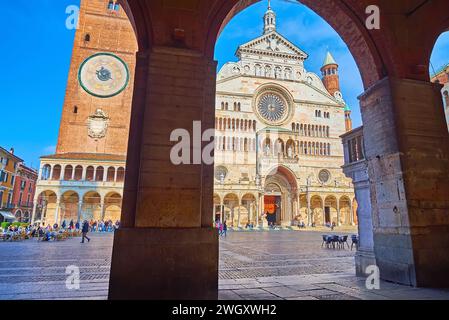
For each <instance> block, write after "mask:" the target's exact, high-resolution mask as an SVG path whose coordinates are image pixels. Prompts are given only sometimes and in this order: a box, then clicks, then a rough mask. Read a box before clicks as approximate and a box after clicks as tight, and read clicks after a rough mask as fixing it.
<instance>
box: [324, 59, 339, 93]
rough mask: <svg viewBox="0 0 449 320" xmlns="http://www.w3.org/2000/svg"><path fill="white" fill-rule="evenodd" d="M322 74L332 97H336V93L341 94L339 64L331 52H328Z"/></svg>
mask: <svg viewBox="0 0 449 320" xmlns="http://www.w3.org/2000/svg"><path fill="white" fill-rule="evenodd" d="M321 74H322V76H323V83H324V86H325V87H326V89H327V91H329V93H330V94H331V95H332V96H335V93H336V92H340V79H339V77H338V64H337V63H336V62H335V59H334V57H332V55H331V53H330V52H327V55H326V59H325V60H324V63H323V66H322V67H321Z"/></svg>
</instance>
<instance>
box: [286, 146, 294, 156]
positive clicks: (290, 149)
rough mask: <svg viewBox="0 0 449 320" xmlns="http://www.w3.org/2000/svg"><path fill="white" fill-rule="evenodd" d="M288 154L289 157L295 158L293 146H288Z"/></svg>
mask: <svg viewBox="0 0 449 320" xmlns="http://www.w3.org/2000/svg"><path fill="white" fill-rule="evenodd" d="M287 155H288V157H289V158H290V159H291V158H293V149H292V146H288V149H287Z"/></svg>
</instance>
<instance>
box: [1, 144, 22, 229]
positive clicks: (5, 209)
mask: <svg viewBox="0 0 449 320" xmlns="http://www.w3.org/2000/svg"><path fill="white" fill-rule="evenodd" d="M21 162H23V160H22V159H20V158H19V157H17V156H16V155H14V149H12V148H11V149H10V151H7V150H6V149H4V148H2V147H0V221H3V220H14V215H13V214H12V211H13V209H14V206H13V195H14V184H15V180H16V173H17V169H18V167H19V165H20V163H21Z"/></svg>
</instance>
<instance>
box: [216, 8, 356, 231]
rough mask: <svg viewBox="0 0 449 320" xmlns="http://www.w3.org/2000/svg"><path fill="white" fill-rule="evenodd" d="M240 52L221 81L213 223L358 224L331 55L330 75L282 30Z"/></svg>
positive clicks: (268, 31) (345, 115)
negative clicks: (310, 67) (314, 68)
mask: <svg viewBox="0 0 449 320" xmlns="http://www.w3.org/2000/svg"><path fill="white" fill-rule="evenodd" d="M263 19H264V30H263V34H262V35H261V36H260V37H258V38H256V39H254V40H252V41H249V42H248V43H246V44H243V45H241V46H240V47H239V48H238V49H237V53H236V55H237V57H238V61H237V62H235V63H234V62H231V63H227V64H225V65H224V66H223V67H222V69H221V70H220V72H219V73H218V77H217V98H216V138H215V142H216V150H215V165H216V169H215V194H214V214H213V216H214V219H215V220H221V221H223V220H226V221H227V222H228V224H230V225H232V226H234V227H236V226H239V227H240V226H245V225H247V224H253V225H266V224H269V223H273V224H275V225H282V226H291V225H296V224H299V223H304V224H305V225H325V224H332V223H335V225H351V224H354V223H356V217H355V212H356V205H357V204H356V202H355V199H354V192H353V186H352V184H351V181H350V180H348V179H347V178H346V177H345V176H344V175H343V172H342V169H341V167H342V165H343V164H344V156H343V147H342V143H341V139H340V136H341V135H342V134H344V133H345V132H347V131H349V130H351V129H352V124H351V117H350V115H351V111H350V109H349V107H348V106H347V105H346V104H345V102H344V100H343V95H342V93H341V91H340V85H339V75H338V64H337V62H336V61H335V60H334V58H333V57H332V55H331V54H330V53H328V54H327V56H326V57H325V61H324V64H323V66H322V68H321V73H322V74H321V77H320V76H318V75H317V74H315V73H312V72H308V71H307V70H306V69H305V67H304V62H305V61H306V59H308V58H309V57H308V55H307V54H306V53H305V52H304V51H302V50H301V49H300V48H298V47H297V46H295V45H294V44H293V43H291V42H290V41H289V40H288V39H286V38H285V37H283V36H282V35H281V34H280V33H278V32H277V30H276V14H275V12H274V11H273V10H272V8H271V7H269V8H268V11H267V12H266V13H265V15H264V18H263Z"/></svg>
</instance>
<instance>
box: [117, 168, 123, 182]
mask: <svg viewBox="0 0 449 320" xmlns="http://www.w3.org/2000/svg"><path fill="white" fill-rule="evenodd" d="M123 181H125V168H123V167H120V168H118V169H117V182H123Z"/></svg>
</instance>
